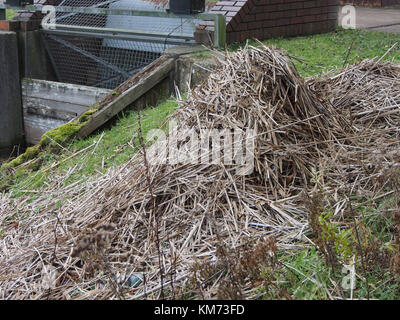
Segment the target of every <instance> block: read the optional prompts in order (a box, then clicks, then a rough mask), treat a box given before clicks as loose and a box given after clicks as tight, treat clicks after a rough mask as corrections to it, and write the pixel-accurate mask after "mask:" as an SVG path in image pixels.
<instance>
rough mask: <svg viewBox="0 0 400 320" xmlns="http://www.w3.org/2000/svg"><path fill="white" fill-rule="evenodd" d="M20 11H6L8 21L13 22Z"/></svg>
mask: <svg viewBox="0 0 400 320" xmlns="http://www.w3.org/2000/svg"><path fill="white" fill-rule="evenodd" d="M17 11H18V10H10V9H6V20H12V19H13V18H14V16H15V13H16V12H17Z"/></svg>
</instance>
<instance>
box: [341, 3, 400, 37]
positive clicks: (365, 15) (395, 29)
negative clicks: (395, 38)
mask: <svg viewBox="0 0 400 320" xmlns="http://www.w3.org/2000/svg"><path fill="white" fill-rule="evenodd" d="M342 17H343V14H342V10H341V9H340V10H339V23H340V21H341V18H342ZM356 27H357V28H363V29H369V30H374V31H384V32H391V33H400V9H394V8H365V7H356Z"/></svg>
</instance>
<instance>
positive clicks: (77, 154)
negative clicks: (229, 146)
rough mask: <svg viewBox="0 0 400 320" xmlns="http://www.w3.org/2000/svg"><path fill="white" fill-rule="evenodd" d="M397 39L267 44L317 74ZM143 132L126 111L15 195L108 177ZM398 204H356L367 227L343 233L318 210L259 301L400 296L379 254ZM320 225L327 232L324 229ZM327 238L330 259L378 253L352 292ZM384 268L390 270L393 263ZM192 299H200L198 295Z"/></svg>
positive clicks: (26, 170) (154, 117) (153, 118)
mask: <svg viewBox="0 0 400 320" xmlns="http://www.w3.org/2000/svg"><path fill="white" fill-rule="evenodd" d="M396 42H399V43H400V35H395V34H386V33H380V32H370V31H359V30H339V31H337V32H333V33H329V34H322V35H315V36H307V37H297V38H289V39H272V40H266V41H264V43H266V44H269V45H274V46H277V47H278V48H281V49H284V50H285V51H286V52H288V53H289V54H290V55H291V56H293V57H295V59H296V60H295V64H296V67H297V68H298V70H299V71H300V73H301V74H302V75H303V76H316V75H319V74H322V73H325V72H327V71H331V70H335V69H340V68H342V67H343V66H344V65H345V64H346V63H354V62H357V61H359V60H362V59H365V58H373V57H376V56H382V55H383V54H385V53H386V52H387V50H388V49H389V48H391V47H392V45H393V44H394V43H396ZM242 45H243V44H235V45H232V46H230V50H236V49H237V48H238V47H240V46H242ZM385 59H386V60H393V61H396V62H399V61H400V48H399V47H396V48H394V49H393V50H392V51H391V52H390V53H389V54H388V55H387V56H386V57H385ZM176 107H177V104H176V103H175V102H174V101H172V100H168V101H166V102H163V103H161V104H159V105H158V106H155V107H151V108H150V107H149V108H147V109H145V110H143V111H142V112H141V122H142V129H143V133H144V134H146V132H148V130H150V129H154V128H158V127H159V126H160V125H162V124H163V123H164V121H165V119H166V117H167V116H168V115H170V114H171V113H172V112H173V111H174V110H175V108H176ZM138 129H139V125H138V113H137V112H136V111H126V112H124V113H121V114H120V115H119V116H118V118H117V119H115V121H114V122H113V124H112V125H110V126H109V127H108V128H106V129H103V130H100V131H98V132H96V133H95V134H93V135H91V136H90V137H88V138H86V139H81V140H75V141H73V142H72V143H69V144H68V145H66V146H63V148H64V149H63V151H62V152H61V153H60V154H57V155H55V154H50V153H49V154H45V155H42V158H41V159H40V167H39V168H40V169H39V170H36V169H38V168H30V167H20V168H16V169H15V174H14V177H13V181H10V192H11V194H12V195H13V197H15V198H18V197H22V196H27V195H29V196H31V197H32V198H34V197H35V195H36V194H37V193H38V192H40V190H42V189H45V188H48V187H49V186H55V185H57V183H58V182H59V183H60V184H61V185H70V184H72V183H78V182H79V181H86V180H87V179H89V178H90V177H91V176H93V175H96V174H99V175H101V174H103V173H104V172H105V171H106V170H107V169H108V168H112V167H115V166H117V165H120V164H122V163H124V162H126V161H127V160H129V158H130V157H131V155H132V154H133V153H134V152H136V151H137V150H136V147H135V146H136V145H137V139H136V137H137V133H138ZM394 205H395V203H394V202H390V203H388V202H373V201H371V202H368V201H366V204H364V205H358V204H354V206H355V207H357V209H355V212H354V215H355V216H357V217H359V218H357V219H359V220H358V221H357V223H360V225H361V226H362V229H357V228H355V227H354V226H353V225H351V224H349V226H348V228H347V229H343V228H341V227H339V226H337V225H336V224H335V223H331V222H330V221H329V217H330V216H329V213H327V212H323V211H321V212H319V214H320V215H319V216H318V217H316V220H315V221H317V222H316V225H314V226H313V227H314V229H313V233H310V234H308V235H307V236H308V237H307V239H301V240H299V242H298V243H297V244H296V245H294V246H293V247H291V248H289V249H288V250H280V251H278V252H277V254H276V261H274V263H273V264H271V265H264V266H262V268H261V269H257V270H256V271H257V272H259V278H255V285H256V283H257V282H260V281H261V282H264V283H266V284H268V285H265V286H264V287H261V289H260V290H259V292H258V298H260V299H268V298H281V299H285V298H293V299H335V298H341V299H342V298H346V299H347V298H350V297H353V298H357V299H366V298H370V299H400V281H399V277H398V275H396V274H394V273H391V272H390V270H389V269H388V268H387V267H385V268H383V267H381V265H380V263H381V262H379V261H380V260H379V259H382V257H381V256H378V255H379V253H381V252H383V251H382V250H384V249H385V250H386V248H389V249H392V248H390V245H391V244H390V243H391V242H392V241H393V237H392V235H393V234H394V230H396V229H395V228H396V225H395V221H394V220H393V219H394V218H393V217H392V215H391V213H390V212H391V211H389V210H392V209H393V208H394ZM318 228H320V229H321V230H320V231H318ZM360 228H361V227H360ZM360 230H361V231H363V233H362V234H363V235H365V236H363V235H362V239H361V240H362V241H356V240H355V239H356V238H357V237H358V238H359V234H358V232H359V231H360ZM0 232H1V231H0ZM318 232H320V233H318ZM328 237H329V239H330V240H329V241H331V240H332V239H334V243H335V244H336V246H335V245H334V246H333V251H334V253H331V254H332V255H335V256H337V257H339V256H340V255H341V254H343V248H344V247H345V248H346V250H347V251H346V252H345V254H346V255H349V256H350V255H351V254H359V252H360V250H361V251H367V250H369V252H372V253H376V254H377V257H374V259H375V260H374V259H372V260H371V261H370V262H371V264H370V265H369V266H367V267H368V268H366V269H365V270H363V267H365V266H360V265H357V266H356V267H357V270H358V272H357V273H356V275H355V276H356V283H355V287H354V288H353V289H352V290H345V291H343V290H340V289H339V288H340V285H339V284H342V283H345V282H346V281H347V280H346V279H347V278H346V276H347V275H348V273H347V271H346V270H344V271H343V269H342V268H341V267H338V266H337V265H335V264H332V263H330V262H329V261H327V259H326V257H325V256H324V255H323V254H321V252H322V250H321V246H324V245H325V246H330V245H331V244H329V243H328V241H326V239H327V238H328ZM324 241H325V242H324ZM393 250H394V249H393ZM339 258H341V257H339ZM344 260H345V259H344ZM347 262H348V264H349V265H351V263H352V262H351V261H350V260H348V261H347ZM231 263H232V264H235V263H237V261H233V260H232V261H231ZM384 263H385V266H386V263H387V261H384ZM382 265H383V264H382ZM257 268H258V266H257ZM360 270H361V271H360ZM193 297H195V298H199V296H196V295H194V296H193Z"/></svg>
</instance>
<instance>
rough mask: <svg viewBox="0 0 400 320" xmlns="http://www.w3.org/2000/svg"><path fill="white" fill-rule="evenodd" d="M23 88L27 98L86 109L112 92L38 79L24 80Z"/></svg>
mask: <svg viewBox="0 0 400 320" xmlns="http://www.w3.org/2000/svg"><path fill="white" fill-rule="evenodd" d="M21 86H22V94H23V95H25V96H29V97H32V98H40V99H44V100H50V101H51V100H52V101H58V102H67V103H69V104H75V105H80V106H85V107H89V106H91V105H93V104H95V103H96V102H98V101H99V100H101V99H103V98H104V97H105V96H107V95H108V94H109V93H110V92H111V90H107V89H102V88H94V87H88V86H80V85H75V84H69V83H61V82H54V81H46V80H37V79H23V80H22V84H21Z"/></svg>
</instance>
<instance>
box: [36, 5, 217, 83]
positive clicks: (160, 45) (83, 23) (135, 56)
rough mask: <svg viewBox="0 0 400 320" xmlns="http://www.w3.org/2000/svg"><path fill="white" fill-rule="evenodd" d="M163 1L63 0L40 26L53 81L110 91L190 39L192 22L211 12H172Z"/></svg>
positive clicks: (194, 25) (196, 23)
mask: <svg viewBox="0 0 400 320" xmlns="http://www.w3.org/2000/svg"><path fill="white" fill-rule="evenodd" d="M167 5H168V2H165V1H163V0H106V1H104V0H62V1H61V2H60V4H59V5H58V6H57V7H56V15H55V21H54V20H53V21H52V20H47V21H46V20H45V21H44V22H45V24H43V25H44V26H45V28H44V29H43V30H42V34H43V38H44V43H45V45H46V49H47V51H48V53H49V57H50V60H51V62H52V64H53V68H54V71H55V75H56V77H57V80H58V81H60V82H65V83H72V84H79V85H86V86H93V87H100V88H108V89H113V88H115V87H116V86H118V85H119V84H121V83H122V82H124V81H125V80H126V79H128V78H129V77H131V76H132V75H133V74H135V73H136V72H138V71H140V70H141V69H142V68H144V67H145V66H147V65H148V64H150V63H151V62H153V61H154V60H155V59H157V58H158V57H159V56H160V55H161V54H162V53H163V52H164V50H165V49H166V48H169V47H171V46H177V45H183V44H193V43H195V42H194V31H195V29H196V25H198V24H199V23H200V22H201V21H202V20H201V18H202V16H203V17H205V18H210V14H208V16H207V14H200V15H197V16H184V17H183V16H175V15H173V14H169V13H167V12H166V10H165V9H166V6H167ZM214 16H215V15H212V17H214ZM219 18H220V17H219ZM54 22H55V23H54Z"/></svg>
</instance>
